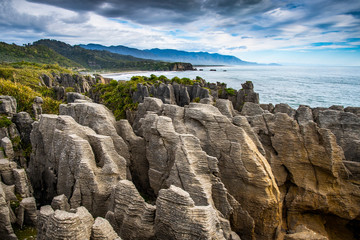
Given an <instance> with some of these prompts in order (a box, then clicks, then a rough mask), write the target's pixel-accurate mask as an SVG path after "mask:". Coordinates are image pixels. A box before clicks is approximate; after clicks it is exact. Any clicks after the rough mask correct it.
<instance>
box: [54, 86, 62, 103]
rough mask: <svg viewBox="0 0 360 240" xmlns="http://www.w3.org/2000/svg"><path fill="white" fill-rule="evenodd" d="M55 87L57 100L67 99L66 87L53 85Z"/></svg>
mask: <svg viewBox="0 0 360 240" xmlns="http://www.w3.org/2000/svg"><path fill="white" fill-rule="evenodd" d="M53 89H54V92H55V96H56V99H57V100H63V99H65V88H64V87H59V86H55V87H53Z"/></svg>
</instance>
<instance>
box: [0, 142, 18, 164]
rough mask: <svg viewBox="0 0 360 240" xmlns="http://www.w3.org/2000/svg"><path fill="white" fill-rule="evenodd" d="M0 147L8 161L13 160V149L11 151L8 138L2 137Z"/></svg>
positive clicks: (11, 146) (11, 147)
mask: <svg viewBox="0 0 360 240" xmlns="http://www.w3.org/2000/svg"><path fill="white" fill-rule="evenodd" d="M0 143H1V144H0V147H2V149H3V151H4V153H5V156H6V157H7V158H8V159H9V160H13V159H14V156H15V153H14V149H13V145H12V142H11V140H10V139H9V138H8V137H4V138H3V139H1V142H0Z"/></svg>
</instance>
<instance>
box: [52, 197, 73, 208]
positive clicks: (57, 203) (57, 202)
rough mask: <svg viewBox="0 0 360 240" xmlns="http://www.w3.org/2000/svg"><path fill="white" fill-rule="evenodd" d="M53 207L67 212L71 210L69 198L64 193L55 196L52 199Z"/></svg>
mask: <svg viewBox="0 0 360 240" xmlns="http://www.w3.org/2000/svg"><path fill="white" fill-rule="evenodd" d="M51 207H52V209H54V210H63V211H67V212H68V211H69V210H70V205H69V203H68V198H67V197H66V196H65V195H64V194H61V195H59V196H56V197H54V198H53V200H52V201H51Z"/></svg>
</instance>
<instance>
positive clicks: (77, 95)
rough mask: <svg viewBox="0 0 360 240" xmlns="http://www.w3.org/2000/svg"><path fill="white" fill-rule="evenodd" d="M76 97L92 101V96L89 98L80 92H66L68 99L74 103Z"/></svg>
mask: <svg viewBox="0 0 360 240" xmlns="http://www.w3.org/2000/svg"><path fill="white" fill-rule="evenodd" d="M76 99H80V100H86V101H89V102H91V99H90V98H88V97H86V96H84V95H82V94H80V93H76V92H67V93H66V101H67V102H68V103H73V102H75V100H76Z"/></svg>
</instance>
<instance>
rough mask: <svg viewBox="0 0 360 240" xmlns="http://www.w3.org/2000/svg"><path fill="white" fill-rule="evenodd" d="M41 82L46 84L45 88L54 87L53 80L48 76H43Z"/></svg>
mask: <svg viewBox="0 0 360 240" xmlns="http://www.w3.org/2000/svg"><path fill="white" fill-rule="evenodd" d="M40 78H41V80H42V81H43V82H44V84H45V86H47V87H49V88H51V87H52V86H53V80H52V79H51V78H50V77H49V76H48V75H46V74H43V75H42V76H41V77H40Z"/></svg>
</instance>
